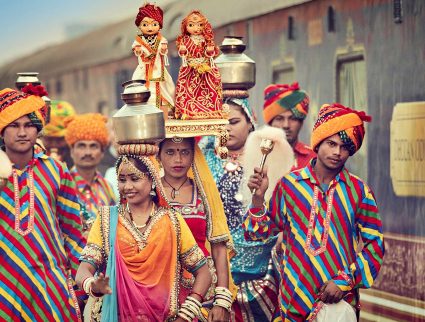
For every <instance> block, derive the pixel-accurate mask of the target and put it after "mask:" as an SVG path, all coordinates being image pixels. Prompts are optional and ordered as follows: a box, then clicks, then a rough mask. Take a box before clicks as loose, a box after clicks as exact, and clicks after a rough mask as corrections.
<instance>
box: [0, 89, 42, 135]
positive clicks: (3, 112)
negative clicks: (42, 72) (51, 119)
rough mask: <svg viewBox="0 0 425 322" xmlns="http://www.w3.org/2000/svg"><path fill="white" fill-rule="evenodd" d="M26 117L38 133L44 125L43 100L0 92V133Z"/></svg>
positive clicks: (36, 97) (12, 90)
mask: <svg viewBox="0 0 425 322" xmlns="http://www.w3.org/2000/svg"><path fill="white" fill-rule="evenodd" d="M24 115H27V116H28V117H29V119H30V120H31V122H32V123H33V124H34V125H35V126H36V127H37V130H38V131H39V132H40V131H41V130H42V129H43V126H44V125H45V123H46V118H47V115H48V108H47V107H46V104H45V102H44V101H43V99H42V98H41V97H39V96H36V95H29V94H25V93H22V92H20V91H17V90H14V89H10V88H5V89H3V90H1V91H0V133H2V132H3V130H4V128H5V127H6V126H8V125H9V124H10V123H12V122H13V121H16V120H17V119H19V118H21V117H22V116H24Z"/></svg>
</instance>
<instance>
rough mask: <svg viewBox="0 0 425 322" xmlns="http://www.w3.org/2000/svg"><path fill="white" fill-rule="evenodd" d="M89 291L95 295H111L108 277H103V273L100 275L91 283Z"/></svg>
mask: <svg viewBox="0 0 425 322" xmlns="http://www.w3.org/2000/svg"><path fill="white" fill-rule="evenodd" d="M91 290H92V292H93V293H95V294H102V295H103V294H112V289H111V288H110V287H109V276H107V277H105V275H103V273H100V274H99V276H98V277H97V278H96V279H95V281H94V282H93V284H92V286H91Z"/></svg>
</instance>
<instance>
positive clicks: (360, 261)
mask: <svg viewBox="0 0 425 322" xmlns="http://www.w3.org/2000/svg"><path fill="white" fill-rule="evenodd" d="M314 162H315V159H313V161H312V163H311V164H309V165H308V166H307V167H305V168H302V169H299V170H296V171H293V172H291V173H289V174H288V175H286V176H284V177H283V178H282V179H281V180H280V182H279V183H278V184H277V185H276V187H275V189H274V192H273V195H272V197H271V199H270V201H269V204H268V207H267V209H264V210H263V209H258V208H257V209H251V210H250V212H248V215H247V216H246V218H245V222H244V228H245V238H247V239H249V238H250V239H253V240H266V239H268V238H269V237H270V236H274V235H276V234H277V233H278V232H280V231H282V232H283V243H284V246H285V247H284V249H285V252H284V255H283V256H282V260H281V263H280V264H281V271H282V276H283V279H282V282H281V287H280V294H279V300H280V307H281V317H282V320H283V321H304V320H306V319H309V318H313V317H314V316H315V314H317V312H318V310H319V309H320V307H321V305H322V303H321V302H320V301H319V300H317V298H318V295H317V293H318V291H319V289H320V287H321V286H322V285H323V284H324V283H325V282H326V281H329V280H331V279H332V280H333V281H334V282H335V283H336V284H337V285H338V286H339V287H340V288H341V289H342V290H343V291H344V292H345V295H346V297H345V300H347V301H348V302H350V303H351V304H353V305H355V300H354V297H353V289H355V288H359V287H364V288H368V287H371V286H372V283H373V281H374V280H375V278H376V277H377V275H378V272H379V269H380V267H381V264H382V260H383V255H384V242H383V234H382V225H381V219H380V216H379V213H378V208H377V205H376V202H375V198H374V196H373V192H372V191H371V189H370V188H369V187H368V186H367V185H366V184H365V183H364V182H363V181H362V180H361V179H359V178H358V177H356V176H354V175H352V174H351V173H349V172H348V171H347V170H346V169H343V170H342V171H341V172H340V173H339V174H338V175H337V176H336V177H335V178H334V179H333V180H332V181H331V182H330V184H329V186H328V189H326V191H323V190H322V187H321V186H320V183H319V181H318V180H317V177H316V175H315V173H314V171H313V168H312V164H314ZM315 195H316V198H315ZM314 200H316V201H314ZM314 204H315V206H314ZM250 213H252V214H253V215H257V216H259V217H254V216H252V215H250ZM262 214H263V215H262ZM359 239H361V240H362V241H363V243H364V246H363V249H362V251H361V252H360V253H356V249H357V248H358V244H359Z"/></svg>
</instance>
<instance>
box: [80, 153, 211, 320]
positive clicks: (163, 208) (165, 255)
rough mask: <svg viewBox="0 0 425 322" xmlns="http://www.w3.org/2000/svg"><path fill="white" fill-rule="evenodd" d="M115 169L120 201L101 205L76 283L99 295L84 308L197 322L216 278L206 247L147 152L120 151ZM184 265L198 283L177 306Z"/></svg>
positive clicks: (104, 314)
mask: <svg viewBox="0 0 425 322" xmlns="http://www.w3.org/2000/svg"><path fill="white" fill-rule="evenodd" d="M117 175H118V188H119V191H120V195H121V204H120V205H119V206H117V207H115V206H114V207H102V208H101V209H100V211H99V215H98V216H97V218H96V221H95V222H94V224H93V227H92V229H91V231H90V234H89V237H88V242H87V246H86V247H85V248H84V251H83V253H82V255H81V258H80V260H81V264H80V267H79V269H78V272H77V278H76V280H77V284H78V285H79V286H80V287H81V288H82V289H84V291H85V292H86V293H88V294H89V295H91V297H94V298H96V301H95V302H94V304H93V305H92V306H91V312H90V313H89V314H87V315H90V319H91V320H92V321H93V320H94V321H136V320H137V321H169V320H174V319H175V321H192V320H193V319H194V318H196V317H198V316H200V315H201V313H200V308H201V303H200V300H201V299H202V298H203V296H204V295H205V293H206V292H207V289H208V287H209V286H210V284H211V275H210V273H209V271H208V268H207V266H206V265H205V264H206V259H205V257H204V255H203V253H202V251H201V249H200V248H199V246H198V245H197V244H196V242H195V240H194V238H193V236H192V234H191V233H190V230H189V228H188V226H187V224H186V223H185V221H184V219H183V218H182V217H181V216H180V215H179V214H177V213H176V212H174V211H173V210H172V209H170V208H169V206H168V202H167V199H166V197H165V194H164V191H163V187H162V184H161V180H160V178H159V176H158V172H157V170H156V167H155V165H154V163H153V162H152V160H151V159H150V158H148V157H145V156H131V157H129V156H121V157H120V158H119V159H118V162H117ZM183 268H184V269H186V270H188V271H190V272H192V274H193V275H194V276H195V284H194V286H193V289H192V292H191V294H189V296H187V297H186V299H185V301H184V302H183V303H182V304H181V305H179V302H178V296H179V292H178V289H179V288H178V285H179V282H180V281H179V279H180V275H181V270H182V269H183ZM85 318H87V316H86V317H85Z"/></svg>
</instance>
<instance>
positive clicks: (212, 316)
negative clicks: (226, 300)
mask: <svg viewBox="0 0 425 322" xmlns="http://www.w3.org/2000/svg"><path fill="white" fill-rule="evenodd" d="M229 320H230V312H229V311H227V310H226V309H225V308H224V307H221V306H218V305H216V306H214V307H213V308H212V309H211V311H210V313H209V314H208V322H228V321H229Z"/></svg>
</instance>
